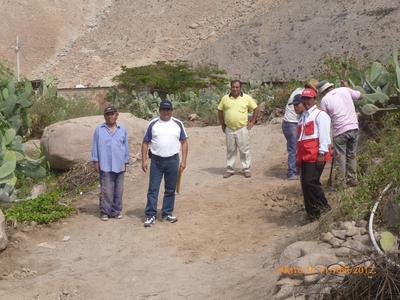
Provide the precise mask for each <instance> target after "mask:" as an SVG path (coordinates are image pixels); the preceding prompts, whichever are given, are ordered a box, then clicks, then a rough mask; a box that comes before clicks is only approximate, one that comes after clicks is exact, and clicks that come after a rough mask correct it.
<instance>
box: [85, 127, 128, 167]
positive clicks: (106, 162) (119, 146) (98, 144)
mask: <svg viewBox="0 0 400 300" xmlns="http://www.w3.org/2000/svg"><path fill="white" fill-rule="evenodd" d="M92 161H93V162H99V165H100V170H101V171H103V172H115V173H120V172H123V171H125V164H127V163H128V162H129V144H128V134H127V133H126V130H125V128H124V127H123V126H121V125H118V124H117V128H116V129H115V131H114V132H111V131H110V129H109V128H108V127H107V125H106V123H103V124H101V125H99V126H97V127H96V130H95V131H94V135H93V144H92Z"/></svg>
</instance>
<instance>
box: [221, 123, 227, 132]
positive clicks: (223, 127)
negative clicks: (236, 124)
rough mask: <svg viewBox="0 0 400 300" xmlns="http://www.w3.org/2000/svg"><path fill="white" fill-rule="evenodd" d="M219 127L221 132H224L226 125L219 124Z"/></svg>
mask: <svg viewBox="0 0 400 300" xmlns="http://www.w3.org/2000/svg"><path fill="white" fill-rule="evenodd" d="M221 129H222V132H223V133H225V129H226V125H225V124H221Z"/></svg>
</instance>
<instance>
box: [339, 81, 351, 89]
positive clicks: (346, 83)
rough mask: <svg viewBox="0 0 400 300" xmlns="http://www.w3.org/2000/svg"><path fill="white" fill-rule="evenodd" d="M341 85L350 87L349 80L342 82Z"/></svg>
mask: <svg viewBox="0 0 400 300" xmlns="http://www.w3.org/2000/svg"><path fill="white" fill-rule="evenodd" d="M340 84H341V85H342V86H344V87H350V85H349V82H348V81H347V80H340Z"/></svg>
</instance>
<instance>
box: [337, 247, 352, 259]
mask: <svg viewBox="0 0 400 300" xmlns="http://www.w3.org/2000/svg"><path fill="white" fill-rule="evenodd" d="M350 253H351V250H350V249H349V248H345V247H340V248H338V249H336V250H335V254H336V256H340V257H347V256H349V255H350Z"/></svg>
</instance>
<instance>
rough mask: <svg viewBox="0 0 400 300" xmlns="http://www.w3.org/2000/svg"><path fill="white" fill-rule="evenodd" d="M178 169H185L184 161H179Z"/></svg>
mask: <svg viewBox="0 0 400 300" xmlns="http://www.w3.org/2000/svg"><path fill="white" fill-rule="evenodd" d="M179 168H180V169H181V170H182V171H183V170H185V169H186V161H181V163H180V165H179Z"/></svg>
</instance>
